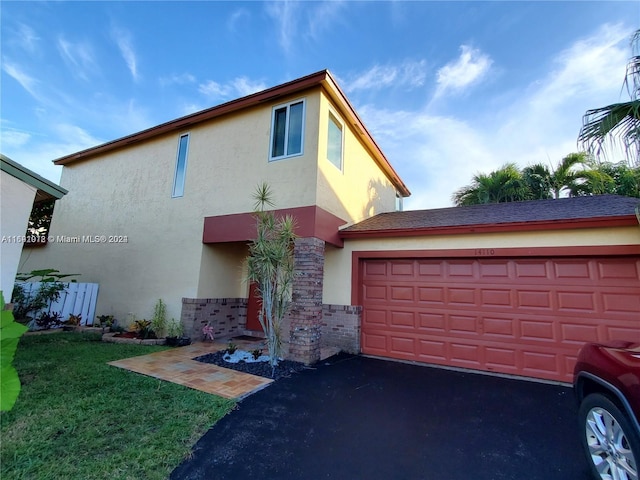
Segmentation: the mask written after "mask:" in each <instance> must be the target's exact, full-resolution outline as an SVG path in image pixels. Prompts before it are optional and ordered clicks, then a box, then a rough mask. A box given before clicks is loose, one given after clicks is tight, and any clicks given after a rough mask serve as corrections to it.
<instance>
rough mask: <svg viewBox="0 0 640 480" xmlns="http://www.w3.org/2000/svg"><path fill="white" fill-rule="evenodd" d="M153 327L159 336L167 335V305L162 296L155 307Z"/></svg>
mask: <svg viewBox="0 0 640 480" xmlns="http://www.w3.org/2000/svg"><path fill="white" fill-rule="evenodd" d="M151 329H152V330H153V331H154V332H155V334H156V335H157V337H158V338H162V337H164V336H165V331H166V329H167V306H166V305H165V303H164V302H163V301H162V299H161V298H159V299H158V301H157V303H156V306H155V307H154V309H153V318H152V319H151Z"/></svg>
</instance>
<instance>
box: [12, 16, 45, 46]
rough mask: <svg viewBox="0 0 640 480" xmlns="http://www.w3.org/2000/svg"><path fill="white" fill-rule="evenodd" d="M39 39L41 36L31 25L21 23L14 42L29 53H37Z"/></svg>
mask: <svg viewBox="0 0 640 480" xmlns="http://www.w3.org/2000/svg"><path fill="white" fill-rule="evenodd" d="M39 41H40V37H38V35H37V34H36V32H35V31H34V30H33V28H31V27H30V26H29V25H25V24H24V23H20V24H19V25H18V31H17V32H16V35H15V37H14V38H13V41H12V43H13V44H14V45H16V44H17V45H19V46H20V48H22V49H23V50H25V51H27V52H29V53H36V52H37V51H38V43H39Z"/></svg>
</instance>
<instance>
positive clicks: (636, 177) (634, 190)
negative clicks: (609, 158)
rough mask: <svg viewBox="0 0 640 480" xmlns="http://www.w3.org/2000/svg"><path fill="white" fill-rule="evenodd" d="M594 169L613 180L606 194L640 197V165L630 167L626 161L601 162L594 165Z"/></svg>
mask: <svg viewBox="0 0 640 480" xmlns="http://www.w3.org/2000/svg"><path fill="white" fill-rule="evenodd" d="M593 168H594V169H596V170H598V171H600V172H602V173H603V174H604V175H608V176H609V177H610V178H611V181H610V182H608V183H607V184H606V186H605V188H606V192H605V193H611V194H614V195H624V196H626V197H640V165H638V166H636V167H630V166H629V164H628V163H627V162H625V161H621V162H618V163H612V162H601V163H597V164H594V165H593Z"/></svg>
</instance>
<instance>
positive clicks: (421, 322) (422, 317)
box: [418, 312, 446, 333]
mask: <svg viewBox="0 0 640 480" xmlns="http://www.w3.org/2000/svg"><path fill="white" fill-rule="evenodd" d="M445 326H446V316H445V314H444V313H423V312H418V329H419V330H424V331H427V333H428V332H431V333H444V332H445Z"/></svg>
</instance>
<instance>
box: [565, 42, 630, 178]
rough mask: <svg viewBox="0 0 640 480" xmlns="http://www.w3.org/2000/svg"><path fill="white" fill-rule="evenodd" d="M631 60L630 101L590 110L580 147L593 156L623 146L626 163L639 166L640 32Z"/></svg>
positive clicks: (585, 119) (625, 83)
mask: <svg viewBox="0 0 640 480" xmlns="http://www.w3.org/2000/svg"><path fill="white" fill-rule="evenodd" d="M631 52H632V53H631V55H632V56H631V58H630V59H629V62H628V63H627V71H626V75H625V79H624V81H623V88H624V87H626V90H627V93H628V94H629V97H630V101H628V102H621V103H614V104H612V105H607V106H606V107H600V108H594V109H592V110H587V112H586V113H585V114H584V116H583V118H582V128H581V129H580V133H579V134H578V144H579V145H581V146H582V147H583V148H584V149H586V150H587V151H589V152H591V153H592V154H593V155H594V156H597V155H599V154H600V153H603V152H604V148H603V147H604V146H605V143H606V142H607V140H609V143H610V145H611V146H615V144H622V146H623V147H624V150H625V153H626V156H627V160H628V161H629V162H630V163H631V164H632V165H634V166H638V162H639V160H638V155H640V30H636V31H635V33H634V34H633V35H632V37H631Z"/></svg>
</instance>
